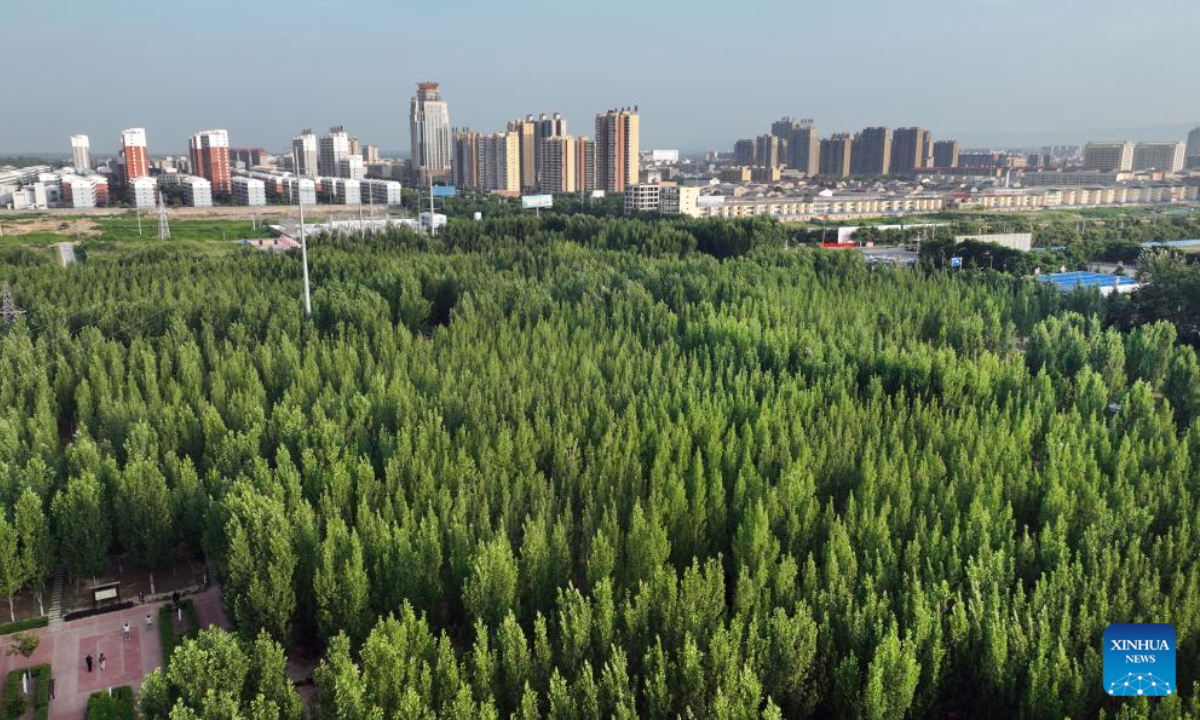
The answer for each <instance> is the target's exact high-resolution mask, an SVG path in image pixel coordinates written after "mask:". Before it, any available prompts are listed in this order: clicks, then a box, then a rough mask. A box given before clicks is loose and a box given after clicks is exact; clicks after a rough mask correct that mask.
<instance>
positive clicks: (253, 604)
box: [225, 487, 296, 642]
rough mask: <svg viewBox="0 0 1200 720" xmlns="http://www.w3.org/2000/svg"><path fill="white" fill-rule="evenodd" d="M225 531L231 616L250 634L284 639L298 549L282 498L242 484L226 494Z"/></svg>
mask: <svg viewBox="0 0 1200 720" xmlns="http://www.w3.org/2000/svg"><path fill="white" fill-rule="evenodd" d="M226 515H227V517H228V520H227V522H226V527H225V534H226V537H228V539H229V547H228V553H229V555H228V576H229V580H228V585H229V589H230V595H231V597H232V599H233V601H232V605H233V616H234V619H235V620H236V621H237V622H238V624H239V625H241V626H242V627H243V629H244V630H245V631H246V632H248V633H251V634H255V633H257V632H259V631H260V630H266V631H267V632H268V633H270V634H271V636H272V637H274V638H275V639H276V640H279V641H281V642H282V641H286V640H287V638H288V636H289V632H290V627H291V619H292V611H293V610H294V609H295V606H296V592H295V590H294V588H293V586H292V582H293V575H294V574H295V569H296V553H295V550H294V549H293V547H292V540H291V531H290V528H289V524H288V519H287V516H286V514H285V511H284V508H283V505H282V503H280V502H278V501H275V500H272V498H270V497H269V496H266V495H262V494H259V493H256V492H254V491H253V490H251V489H249V488H248V487H243V488H240V489H239V490H238V491H237V492H235V493H233V494H231V495H230V496H229V498H228V503H227V508H226Z"/></svg>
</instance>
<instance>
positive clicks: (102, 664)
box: [100, 653, 104, 672]
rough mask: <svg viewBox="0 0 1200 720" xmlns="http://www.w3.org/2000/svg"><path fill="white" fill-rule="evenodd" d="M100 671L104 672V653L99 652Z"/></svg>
mask: <svg viewBox="0 0 1200 720" xmlns="http://www.w3.org/2000/svg"><path fill="white" fill-rule="evenodd" d="M100 672H104V653H100Z"/></svg>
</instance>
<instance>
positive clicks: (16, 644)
mask: <svg viewBox="0 0 1200 720" xmlns="http://www.w3.org/2000/svg"><path fill="white" fill-rule="evenodd" d="M41 644H42V638H41V636H40V635H38V634H37V633H33V632H28V631H25V632H19V633H16V634H14V635H13V636H12V645H9V646H8V649H6V650H5V651H4V654H5V655H9V656H14V655H21V656H22V657H26V658H28V657H31V656H32V655H33V654H34V653H35V652H37V649H38V645H41Z"/></svg>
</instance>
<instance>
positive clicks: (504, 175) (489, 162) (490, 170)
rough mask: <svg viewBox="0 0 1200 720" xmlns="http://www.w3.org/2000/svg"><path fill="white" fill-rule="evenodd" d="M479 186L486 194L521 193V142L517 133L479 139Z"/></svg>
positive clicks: (499, 133)
mask: <svg viewBox="0 0 1200 720" xmlns="http://www.w3.org/2000/svg"><path fill="white" fill-rule="evenodd" d="M479 185H480V189H481V190H483V191H484V192H503V193H511V194H514V195H515V194H518V193H520V192H521V141H520V138H519V137H518V136H517V133H515V132H497V133H492V134H491V135H481V136H480V137H479Z"/></svg>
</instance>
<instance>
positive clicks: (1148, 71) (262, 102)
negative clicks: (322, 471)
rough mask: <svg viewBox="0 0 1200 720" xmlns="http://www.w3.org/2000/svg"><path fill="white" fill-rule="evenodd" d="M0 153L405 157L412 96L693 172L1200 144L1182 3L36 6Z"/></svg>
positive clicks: (12, 24)
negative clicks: (869, 133) (553, 123)
mask: <svg viewBox="0 0 1200 720" xmlns="http://www.w3.org/2000/svg"><path fill="white" fill-rule="evenodd" d="M4 4H5V7H4V10H3V17H2V18H0V67H3V68H5V72H4V76H3V78H4V79H3V80H0V152H3V153H11V152H16V151H22V150H28V151H38V150H40V151H61V152H67V151H68V150H69V143H68V138H69V136H70V135H71V134H72V133H86V134H88V135H90V136H91V139H92V147H93V149H94V150H95V151H97V152H111V151H113V150H115V149H116V145H117V136H118V133H119V132H120V130H121V129H122V128H125V127H132V126H142V127H145V128H146V130H147V135H148V138H149V143H150V150H151V152H152V153H156V154H157V153H180V152H183V151H184V150H185V149H186V147H187V137H188V136H189V135H190V134H192V133H193V132H195V131H197V130H201V129H205V128H210V127H220V128H227V129H228V130H229V132H230V136H231V141H232V143H233V144H234V145H239V146H244V145H250V146H264V147H266V148H268V149H270V150H279V149H282V148H285V147H287V146H288V145H289V143H290V139H291V137H292V136H293V135H295V134H296V132H297V131H299V130H300V129H301V128H304V127H312V128H314V129H316V130H318V131H323V130H325V129H326V128H328V127H329V126H330V125H334V124H341V125H344V126H345V127H346V130H347V131H348V132H349V133H350V134H351V135H357V136H358V137H359V138H361V139H362V141H363V142H364V143H372V144H377V145H380V146H381V147H382V148H384V149H385V150H387V149H406V148H407V147H408V119H407V113H408V101H409V98H410V97H411V96H412V94H413V88H414V84H415V83H416V82H417V81H420V80H425V79H430V80H437V81H440V82H441V83H442V91H443V95H444V97H445V98H446V99H447V100H448V101H449V103H450V115H451V120H452V122H453V124H454V125H455V126H470V127H471V128H473V129H477V130H496V129H500V128H501V127H502V125H503V123H504V121H505V120H506V119H508V118H511V117H516V116H519V115H523V114H525V113H530V112H535V113H536V112H538V111H547V112H551V111H555V110H558V111H561V112H563V113H564V114H565V115H566V116H567V119H568V122H569V126H568V130H569V131H570V132H571V133H572V134H587V135H591V134H593V132H594V131H593V128H592V122H593V116H594V114H595V113H596V111H598V110H603V109H605V108H608V107H615V106H620V105H638V106H640V109H641V115H642V146H643V148H644V149H645V148H651V147H677V148H680V149H683V150H684V151H696V150H701V149H705V148H709V147H722V148H727V147H729V146H730V145H731V144H732V142H733V140H734V139H736V138H738V137H744V136H752V135H755V134H759V133H763V132H766V130H767V128H768V126H769V124H770V122H771V120H773V119H775V118H776V117H778V116H781V115H793V116H797V117H812V118H815V119H816V121H817V125H818V127H819V129H820V131H821V133H822V134H828V133H830V132H837V131H851V130H855V129H857V128H860V127H863V126H865V125H872V124H885V125H891V126H901V125H921V126H924V127H928V128H930V129H931V130H933V132H934V134H935V136H938V137H959V138H960V139H961V140H963V141H964V142H966V143H968V144H971V143H976V144H982V143H1004V142H1014V143H1016V142H1033V141H1034V139H1035V138H1036V139H1037V140H1043V141H1045V142H1066V141H1072V140H1074V141H1081V140H1083V139H1086V138H1087V137H1088V136H1089V135H1092V134H1097V133H1104V132H1106V131H1112V130H1113V129H1116V128H1131V129H1137V130H1131V131H1130V132H1140V134H1142V135H1145V136H1154V135H1155V134H1156V133H1158V134H1161V135H1164V137H1163V138H1162V139H1171V136H1172V133H1174V132H1176V131H1177V130H1178V128H1179V127H1181V126H1183V125H1184V124H1188V123H1193V122H1196V121H1200V91H1197V87H1196V77H1197V68H1198V67H1200V43H1198V42H1197V41H1196V36H1195V32H1196V29H1197V28H1200V2H1197V0H840V1H839V2H831V1H826V2H819V3H818V2H809V1H808V0H753V1H741V2H738V1H728V0H726V1H723V2H713V1H711V0H636V1H633V0H559V1H554V0H506V1H504V2H501V1H499V0H452V1H446V0H440V1H439V0H431V1H427V2H410V1H407V0H390V1H388V2H384V1H383V0H237V1H236V2H235V1H233V0H205V1H204V2H197V3H191V2H187V3H183V2H172V1H171V0H154V1H153V2H150V1H149V0H118V1H117V2H95V1H94V0H57V1H55V2H50V1H43V2H5V3H4Z"/></svg>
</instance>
